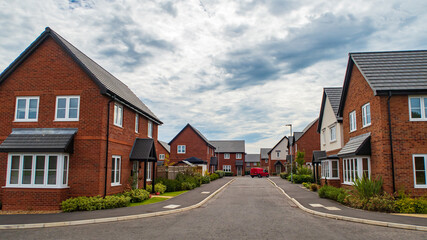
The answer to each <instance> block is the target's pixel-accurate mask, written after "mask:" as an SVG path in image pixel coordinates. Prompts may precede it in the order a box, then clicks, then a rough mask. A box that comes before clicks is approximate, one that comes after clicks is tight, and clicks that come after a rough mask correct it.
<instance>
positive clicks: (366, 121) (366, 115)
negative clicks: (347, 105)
mask: <svg viewBox="0 0 427 240" xmlns="http://www.w3.org/2000/svg"><path fill="white" fill-rule="evenodd" d="M362 125H363V127H367V126H369V125H371V105H370V104H369V103H367V104H365V105H363V106H362Z"/></svg>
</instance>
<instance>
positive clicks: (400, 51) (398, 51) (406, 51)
mask: <svg viewBox="0 0 427 240" xmlns="http://www.w3.org/2000/svg"><path fill="white" fill-rule="evenodd" d="M413 52H427V50H424V49H423V50H397V51H393V50H389V51H376V52H349V53H348V54H349V55H351V54H376V53H413Z"/></svg>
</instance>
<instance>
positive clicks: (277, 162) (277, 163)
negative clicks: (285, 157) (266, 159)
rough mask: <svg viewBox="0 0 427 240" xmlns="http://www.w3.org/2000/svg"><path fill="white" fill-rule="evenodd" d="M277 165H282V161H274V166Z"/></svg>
mask: <svg viewBox="0 0 427 240" xmlns="http://www.w3.org/2000/svg"><path fill="white" fill-rule="evenodd" d="M277 165H280V166H282V167H284V165H283V163H282V162H280V161H276V163H275V164H274V166H277Z"/></svg>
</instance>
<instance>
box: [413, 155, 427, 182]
mask: <svg viewBox="0 0 427 240" xmlns="http://www.w3.org/2000/svg"><path fill="white" fill-rule="evenodd" d="M415 157H423V158H424V176H425V178H426V179H425V180H424V181H425V182H426V184H417V176H416V171H417V170H416V169H415ZM412 166H413V170H414V172H413V173H414V188H427V154H413V155H412ZM418 171H419V170H418Z"/></svg>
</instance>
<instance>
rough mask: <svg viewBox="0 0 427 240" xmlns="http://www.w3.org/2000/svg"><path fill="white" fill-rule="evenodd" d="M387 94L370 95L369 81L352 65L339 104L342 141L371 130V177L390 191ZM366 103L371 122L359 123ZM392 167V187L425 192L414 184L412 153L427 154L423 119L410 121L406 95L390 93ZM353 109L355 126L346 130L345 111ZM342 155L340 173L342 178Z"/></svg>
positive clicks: (426, 127) (422, 193)
mask: <svg viewBox="0 0 427 240" xmlns="http://www.w3.org/2000/svg"><path fill="white" fill-rule="evenodd" d="M387 98H388V97H387V96H374V92H373V91H372V89H371V87H370V86H369V84H368V83H367V82H366V80H365V79H364V77H363V76H362V74H361V72H360V71H359V69H358V68H357V66H356V65H354V67H353V70H352V73H351V77H350V81H349V85H348V92H347V96H346V101H345V105H344V108H343V112H342V114H343V130H344V143H347V142H348V141H349V139H350V138H351V137H355V136H359V135H361V134H363V133H367V132H370V133H371V156H370V166H371V178H372V179H375V178H376V177H377V176H381V177H382V179H383V180H384V185H383V187H384V190H385V191H387V192H392V191H393V188H392V169H391V155H390V149H391V148H390V139H389V125H388V112H387ZM366 103H370V109H371V125H370V126H367V127H362V106H363V105H364V104H366ZM390 108H391V109H390V110H391V119H392V120H391V121H392V124H391V125H392V134H393V148H394V170H395V184H396V189H395V190H396V191H397V190H400V189H404V190H406V191H408V192H410V193H411V194H412V195H414V196H421V195H424V194H426V193H427V189H426V188H414V170H413V169H414V166H413V159H412V155H413V154H427V137H426V129H427V122H426V121H410V120H409V106H408V95H398V96H392V97H391V99H390ZM354 110H355V111H356V123H357V130H356V131H354V132H351V133H350V126H349V113H350V112H352V111H354ZM342 166H343V165H342V159H341V160H340V177H341V179H343V173H342Z"/></svg>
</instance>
